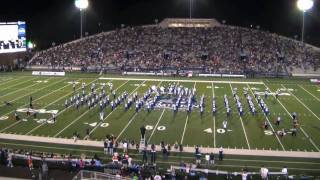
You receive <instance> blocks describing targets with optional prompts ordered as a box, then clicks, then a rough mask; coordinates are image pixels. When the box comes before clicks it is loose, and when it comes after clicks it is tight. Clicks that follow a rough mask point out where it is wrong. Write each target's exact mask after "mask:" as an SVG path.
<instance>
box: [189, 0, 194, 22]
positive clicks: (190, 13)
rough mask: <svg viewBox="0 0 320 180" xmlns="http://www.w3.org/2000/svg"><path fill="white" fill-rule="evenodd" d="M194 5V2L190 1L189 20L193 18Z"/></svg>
mask: <svg viewBox="0 0 320 180" xmlns="http://www.w3.org/2000/svg"><path fill="white" fill-rule="evenodd" d="M192 4H193V0H189V19H191V18H192Z"/></svg>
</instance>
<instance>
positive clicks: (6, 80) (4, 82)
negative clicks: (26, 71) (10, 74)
mask: <svg viewBox="0 0 320 180" xmlns="http://www.w3.org/2000/svg"><path fill="white" fill-rule="evenodd" d="M18 79H22V78H18ZM18 79H17V78H11V79H5V80H3V81H0V83H1V84H0V86H3V85H4V84H7V83H9V82H11V81H15V80H18ZM15 85H16V84H15ZM15 85H14V86H15ZM8 88H9V87H6V88H4V89H0V90H5V89H8Z"/></svg>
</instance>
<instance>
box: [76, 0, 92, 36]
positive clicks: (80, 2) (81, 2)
mask: <svg viewBox="0 0 320 180" xmlns="http://www.w3.org/2000/svg"><path fill="white" fill-rule="evenodd" d="M74 4H75V6H76V7H77V8H78V9H79V10H80V38H81V39H82V15H83V10H85V9H86V8H87V7H88V6H89V2H88V0H75V1H74Z"/></svg>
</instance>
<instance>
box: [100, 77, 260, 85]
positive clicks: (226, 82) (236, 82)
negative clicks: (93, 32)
mask: <svg viewBox="0 0 320 180" xmlns="http://www.w3.org/2000/svg"><path fill="white" fill-rule="evenodd" d="M99 79H113V80H130V81H165V82H168V81H169V82H198V83H224V84H228V83H233V84H263V82H261V81H257V82H254V81H248V82H241V81H206V80H186V79H151V78H141V79H140V78H107V77H100V78H99Z"/></svg>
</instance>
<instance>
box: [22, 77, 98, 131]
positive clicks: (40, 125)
mask: <svg viewBox="0 0 320 180" xmlns="http://www.w3.org/2000/svg"><path fill="white" fill-rule="evenodd" d="M97 80H98V79H95V80H93V81H91V82H90V83H89V84H88V85H90V84H92V83H93V82H95V81H97ZM80 89H81V87H79V88H78V89H76V91H78V90H80ZM72 93H73V91H72V92H70V93H68V94H66V95H64V96H62V97H60V98H59V99H57V100H55V101H53V102H52V103H50V104H48V105H46V106H45V107H48V106H50V105H52V104H54V103H56V102H58V101H60V100H61V99H62V98H65V97H66V96H69V95H70V94H72ZM70 107H72V106H69V107H67V108H65V109H63V110H62V111H60V112H59V113H58V114H57V116H56V117H58V115H60V114H61V113H62V112H64V111H65V110H66V109H69V108H70ZM45 124H46V123H42V124H39V125H38V126H36V127H35V128H33V129H31V130H30V131H29V132H27V133H26V135H29V134H30V133H32V132H33V131H35V130H37V129H38V128H40V127H42V126H43V125H45Z"/></svg>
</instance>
